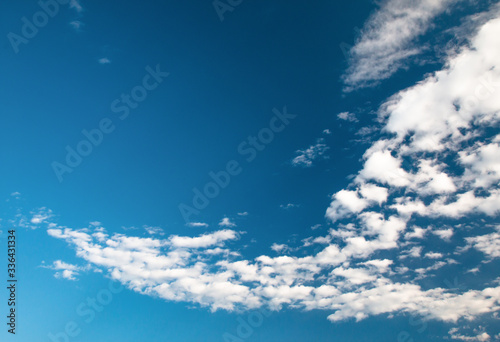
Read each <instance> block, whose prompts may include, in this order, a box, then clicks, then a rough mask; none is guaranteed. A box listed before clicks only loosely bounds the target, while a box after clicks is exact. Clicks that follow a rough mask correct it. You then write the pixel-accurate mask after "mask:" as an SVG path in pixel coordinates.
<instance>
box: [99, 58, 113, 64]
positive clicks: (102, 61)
mask: <svg viewBox="0 0 500 342" xmlns="http://www.w3.org/2000/svg"><path fill="white" fill-rule="evenodd" d="M98 62H99V64H110V63H111V60H110V59H109V58H107V57H103V58H100V59H99V60H98Z"/></svg>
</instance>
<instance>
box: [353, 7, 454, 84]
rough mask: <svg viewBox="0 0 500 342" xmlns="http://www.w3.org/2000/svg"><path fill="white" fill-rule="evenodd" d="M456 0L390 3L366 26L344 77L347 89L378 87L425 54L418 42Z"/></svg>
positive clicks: (374, 15) (373, 16)
mask: <svg viewBox="0 0 500 342" xmlns="http://www.w3.org/2000/svg"><path fill="white" fill-rule="evenodd" d="M453 3H454V1H452V0H387V1H384V2H382V5H381V8H380V9H379V10H377V11H376V12H375V13H374V14H373V15H372V16H371V17H370V19H369V20H368V21H367V22H366V23H365V25H364V28H363V29H362V31H361V36H360V37H359V39H358V41H357V42H356V44H355V46H354V47H352V49H351V51H350V54H351V57H350V66H349V68H348V70H347V72H346V74H345V75H344V81H345V84H346V85H347V90H351V89H353V88H357V87H364V86H370V85H373V84H376V83H377V82H378V81H380V80H383V79H386V78H389V77H390V76H391V75H393V74H394V73H395V72H396V71H398V70H399V69H401V68H404V67H405V65H406V64H407V63H405V62H406V60H407V59H408V58H410V57H412V56H415V55H418V54H419V53H421V51H422V48H421V47H417V46H415V45H414V44H413V43H414V40H415V38H417V37H419V36H420V35H422V34H424V33H425V32H426V31H427V30H428V28H429V26H430V25H431V22H432V20H433V19H434V18H435V17H436V16H438V15H439V14H441V13H443V12H444V11H445V10H447V9H448V8H449V7H450V5H453Z"/></svg>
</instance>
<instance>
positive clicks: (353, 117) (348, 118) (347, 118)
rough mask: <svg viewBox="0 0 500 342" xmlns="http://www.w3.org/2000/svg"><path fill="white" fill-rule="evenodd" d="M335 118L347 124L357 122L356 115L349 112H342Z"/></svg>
mask: <svg viewBox="0 0 500 342" xmlns="http://www.w3.org/2000/svg"><path fill="white" fill-rule="evenodd" d="M337 118H339V119H340V120H344V121H349V122H358V121H359V120H358V118H357V117H356V114H354V113H349V112H342V113H339V114H338V115H337Z"/></svg>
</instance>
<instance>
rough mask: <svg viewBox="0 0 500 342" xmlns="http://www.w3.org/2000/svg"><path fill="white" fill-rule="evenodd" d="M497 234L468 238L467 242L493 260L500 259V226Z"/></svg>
mask: <svg viewBox="0 0 500 342" xmlns="http://www.w3.org/2000/svg"><path fill="white" fill-rule="evenodd" d="M496 230H497V231H496V232H495V233H491V234H486V235H481V236H475V237H468V238H466V239H465V240H466V241H467V243H468V244H469V246H472V247H474V248H476V249H477V250H479V251H481V252H483V253H484V254H486V255H488V256H489V257H491V258H500V226H498V227H497V229H496Z"/></svg>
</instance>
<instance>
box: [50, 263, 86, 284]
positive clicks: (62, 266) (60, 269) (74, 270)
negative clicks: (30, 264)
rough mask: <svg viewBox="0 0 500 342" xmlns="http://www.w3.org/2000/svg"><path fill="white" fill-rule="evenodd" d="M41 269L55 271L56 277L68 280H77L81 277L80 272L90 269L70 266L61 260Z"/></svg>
mask: <svg viewBox="0 0 500 342" xmlns="http://www.w3.org/2000/svg"><path fill="white" fill-rule="evenodd" d="M41 267H43V268H48V269H51V270H55V271H57V272H56V273H55V274H54V277H56V278H62V279H67V280H77V279H76V276H78V275H79V272H80V271H83V270H87V269H88V268H85V267H79V266H76V265H72V264H68V263H65V262H64V261H61V260H56V261H54V262H53V263H52V265H50V266H41Z"/></svg>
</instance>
